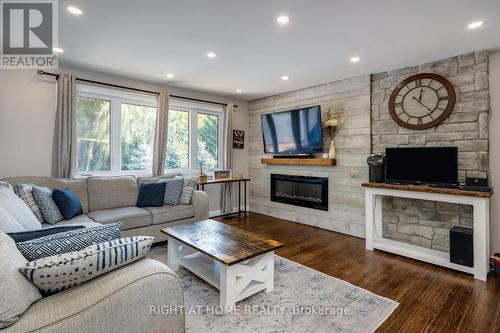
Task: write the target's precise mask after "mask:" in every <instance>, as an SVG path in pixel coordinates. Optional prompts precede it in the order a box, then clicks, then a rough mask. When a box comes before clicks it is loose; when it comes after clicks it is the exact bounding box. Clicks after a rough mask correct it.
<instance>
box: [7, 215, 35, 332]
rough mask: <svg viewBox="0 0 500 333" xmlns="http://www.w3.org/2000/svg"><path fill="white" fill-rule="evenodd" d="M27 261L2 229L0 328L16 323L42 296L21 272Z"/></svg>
mask: <svg viewBox="0 0 500 333" xmlns="http://www.w3.org/2000/svg"><path fill="white" fill-rule="evenodd" d="M30 214H31V212H30ZM27 262H28V261H27V260H26V259H25V258H24V257H23V256H22V255H21V253H20V252H19V251H18V250H17V248H16V244H15V243H14V240H12V238H10V237H9V236H7V235H6V234H5V233H3V232H2V231H0V281H2V283H0V297H1V300H2V301H1V302H0V328H4V327H7V326H9V325H12V324H14V323H15V322H16V321H17V320H18V319H19V317H20V316H21V315H22V314H23V313H24V312H25V311H26V310H27V309H28V307H29V306H30V305H31V304H32V303H33V302H36V301H38V300H39V299H41V298H42V295H40V292H39V291H38V289H37V288H36V287H35V286H34V285H32V284H31V283H30V282H29V281H28V280H27V279H25V278H24V276H23V275H22V274H21V273H20V272H19V269H20V268H22V267H24V266H26V263H27Z"/></svg>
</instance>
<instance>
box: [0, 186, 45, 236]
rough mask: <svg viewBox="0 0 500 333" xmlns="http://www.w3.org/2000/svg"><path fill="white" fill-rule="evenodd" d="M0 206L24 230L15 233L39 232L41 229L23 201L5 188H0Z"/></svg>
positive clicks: (38, 222)
mask: <svg viewBox="0 0 500 333" xmlns="http://www.w3.org/2000/svg"><path fill="white" fill-rule="evenodd" d="M0 206H2V207H3V208H4V209H5V211H7V212H8V213H9V214H10V215H11V216H12V217H13V218H14V219H15V220H16V221H17V222H18V223H19V224H20V225H21V226H22V227H23V228H24V230H17V231H27V230H40V229H41V228H42V225H41V224H40V221H38V220H37V218H36V217H35V215H33V213H32V212H31V210H30V209H29V208H28V206H26V204H25V203H24V201H22V200H21V198H19V197H18V196H17V195H16V194H15V193H14V191H12V190H11V189H9V188H7V187H0Z"/></svg>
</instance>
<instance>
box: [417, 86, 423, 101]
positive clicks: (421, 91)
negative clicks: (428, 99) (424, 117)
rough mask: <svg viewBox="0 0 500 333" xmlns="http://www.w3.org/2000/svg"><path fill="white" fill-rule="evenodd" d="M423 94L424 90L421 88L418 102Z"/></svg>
mask: <svg viewBox="0 0 500 333" xmlns="http://www.w3.org/2000/svg"><path fill="white" fill-rule="evenodd" d="M423 92H424V88H423V87H422V89H421V90H420V96H419V97H418V100H419V101H421V100H422V93H423Z"/></svg>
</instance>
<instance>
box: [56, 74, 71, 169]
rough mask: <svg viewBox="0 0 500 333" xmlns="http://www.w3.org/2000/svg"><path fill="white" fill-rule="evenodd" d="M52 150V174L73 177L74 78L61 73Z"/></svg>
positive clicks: (58, 82) (58, 83) (58, 84)
mask: <svg viewBox="0 0 500 333" xmlns="http://www.w3.org/2000/svg"><path fill="white" fill-rule="evenodd" d="M55 125H56V126H55V132H54V149H53V152H52V155H53V156H52V176H54V177H59V178H69V177H74V175H75V172H76V163H77V161H76V149H77V132H76V78H75V76H74V75H73V74H67V73H63V74H60V75H59V79H58V81H57V110H56V124H55Z"/></svg>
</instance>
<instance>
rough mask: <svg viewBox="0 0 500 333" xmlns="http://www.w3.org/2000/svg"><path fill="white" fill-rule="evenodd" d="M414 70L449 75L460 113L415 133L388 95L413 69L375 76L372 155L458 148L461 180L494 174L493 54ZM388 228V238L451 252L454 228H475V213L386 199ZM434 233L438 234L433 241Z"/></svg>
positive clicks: (466, 56)
mask: <svg viewBox="0 0 500 333" xmlns="http://www.w3.org/2000/svg"><path fill="white" fill-rule="evenodd" d="M409 68H411V69H412V70H415V68H418V72H420V73H423V72H431V73H436V74H440V75H443V76H445V77H446V78H447V79H448V80H449V81H450V82H451V83H452V84H453V85H454V86H455V90H456V92H457V103H456V106H455V109H454V110H453V112H452V113H451V115H450V116H449V117H448V119H447V120H446V121H445V122H444V123H442V124H441V125H438V126H437V127H436V128H431V129H427V130H422V131H415V130H410V129H406V128H402V127H399V126H397V125H395V123H394V122H393V121H392V118H391V117H390V115H389V110H388V105H387V104H388V101H387V98H386V96H390V94H391V92H392V89H394V86H395V85H396V84H397V83H398V82H400V81H401V80H402V79H403V77H407V74H409V73H410V72H412V70H409V69H408V67H406V68H402V69H396V70H392V71H388V72H383V73H378V74H374V75H372V85H373V86H377V89H376V91H373V92H374V93H375V96H372V102H373V105H372V108H373V109H375V108H376V110H378V119H372V149H373V151H380V150H383V149H384V148H385V147H398V146H418V147H421V146H426V147H444V146H457V147H458V148H459V169H460V170H459V178H460V179H461V180H463V179H464V178H465V173H466V172H467V175H469V176H471V177H477V176H485V175H486V172H487V171H488V169H489V166H488V160H489V158H488V137H489V133H488V121H489V120H488V112H489V109H490V101H489V99H490V94H489V90H488V89H489V79H488V52H487V51H477V52H471V53H467V54H463V55H459V56H457V57H452V58H449V59H443V60H440V61H435V62H431V63H427V64H422V65H419V66H417V67H409ZM410 75H411V74H410ZM384 90H385V91H384ZM382 96H383V98H382ZM391 122H392V123H391ZM403 207H417V208H418V212H416V213H414V212H412V211H411V209H404V208H403ZM383 223H384V228H383V229H384V236H385V237H389V238H392V239H395V240H399V241H402V242H406V243H410V244H415V245H420V246H424V247H428V248H432V249H436V250H439V251H445V252H447V251H449V229H450V228H451V227H452V226H453V225H459V224H460V225H468V226H470V225H471V224H472V209H471V207H470V206H463V205H449V204H441V203H435V202H430V201H422V200H411V199H394V200H392V199H388V198H384V200H383ZM411 224H415V226H411ZM429 228H432V229H433V230H434V233H433V235H432V237H431V239H429V236H430V234H431V233H430V231H429ZM424 236H427V237H424Z"/></svg>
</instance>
